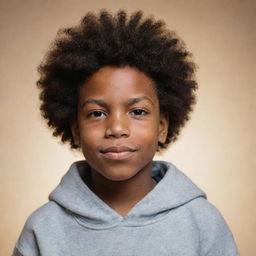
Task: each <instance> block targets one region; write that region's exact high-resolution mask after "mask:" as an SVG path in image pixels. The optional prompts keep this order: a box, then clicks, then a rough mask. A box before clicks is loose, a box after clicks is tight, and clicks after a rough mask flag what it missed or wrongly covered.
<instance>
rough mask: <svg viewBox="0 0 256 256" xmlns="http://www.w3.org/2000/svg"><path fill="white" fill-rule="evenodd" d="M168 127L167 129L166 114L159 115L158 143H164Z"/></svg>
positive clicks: (167, 117)
mask: <svg viewBox="0 0 256 256" xmlns="http://www.w3.org/2000/svg"><path fill="white" fill-rule="evenodd" d="M168 127H169V116H168V114H161V115H160V124H159V135H158V142H160V143H165V141H166V138H167V135H168Z"/></svg>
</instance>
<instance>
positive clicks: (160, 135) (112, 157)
mask: <svg viewBox="0 0 256 256" xmlns="http://www.w3.org/2000/svg"><path fill="white" fill-rule="evenodd" d="M167 129H168V119H167V117H166V116H165V115H161V114H160V110H159V101H158V97H157V94H156V92H155V90H154V84H153V81H152V80H151V79H150V78H149V77H148V76H147V75H145V74H144V73H143V72H140V71H139V70H137V69H135V68H132V67H128V66H126V67H114V66H105V67H103V68H101V69H100V70H99V71H97V72H96V73H94V74H93V75H92V76H91V77H90V79H89V80H87V81H86V82H85V84H84V85H82V86H81V88H80V91H79V102H78V117H77V122H75V123H74V124H73V126H72V132H73V136H74V141H75V143H76V144H77V145H79V146H80V147H81V149H82V151H83V154H84V157H85V159H86V160H87V162H88V163H89V165H90V166H91V167H92V170H93V171H96V172H97V173H98V174H100V175H102V176H104V177H105V178H106V179H109V180H113V181H123V180H127V179H130V178H132V177H134V176H135V175H136V174H138V173H139V172H141V171H142V170H144V169H145V168H150V167H151V162H152V159H153V156H154V154H155V152H156V150H157V147H158V142H162V143H164V142H165V139H166V135H167Z"/></svg>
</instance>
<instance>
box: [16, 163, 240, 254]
mask: <svg viewBox="0 0 256 256" xmlns="http://www.w3.org/2000/svg"><path fill="white" fill-rule="evenodd" d="M88 172H89V166H88V165H87V163H86V162H85V161H79V162H75V163H73V164H72V165H71V167H70V169H69V171H68V172H67V173H66V174H65V175H64V177H63V178H62V180H61V182H60V184H59V185H58V186H57V188H56V189H55V190H54V191H53V192H52V193H51V194H50V196H49V200H50V201H49V202H48V203H46V204H45V205H43V206H42V207H40V208H39V209H37V210H36V211H35V212H34V213H32V214H31V215H30V216H29V218H28V219H27V222H26V224H25V226H24V228H23V230H22V233H21V235H20V237H19V240H18V241H17V243H16V246H15V249H14V252H13V256H21V255H24V256H36V255H43V256H66V255H67V256H96V255H97V256H142V255H145V256H167V255H169V256H170V255H172V256H199V255H200V256H206V255H207V256H235V255H238V252H237V249H236V245H235V243H234V240H233V236H232V234H231V232H230V230H229V228H228V226H227V224H226V222H225V221H224V219H223V218H222V216H221V215H220V213H219V212H218V210H217V209H216V208H215V207H214V206H213V205H211V204H210V203H209V202H208V201H207V200H206V196H205V194H204V192H202V191H201V190H200V189H199V188H198V187H197V186H196V185H195V184H193V183H192V182H191V181H190V180H189V179H188V178H187V177H186V176H185V175H184V174H183V173H182V172H180V171H179V170H178V169H177V168H176V167H175V166H174V165H172V164H170V163H167V162H162V161H156V162H153V170H152V177H153V178H154V179H155V180H156V181H157V182H158V183H157V185H156V186H155V187H154V188H153V190H151V191H150V192H149V193H148V194H147V195H146V196H145V197H144V198H143V199H142V200H140V201H139V202H138V203H137V204H136V205H135V206H134V207H133V208H132V209H131V210H130V211H129V213H128V214H127V215H126V216H124V217H123V216H121V215H119V214H118V213H117V212H115V211H114V210H113V209H112V208H110V207H109V206H108V205H107V204H106V203H104V202H103V201H102V200H101V199H100V198H99V197H98V196H97V195H96V194H94V193H93V192H92V191H91V190H90V189H89V187H88V186H87V185H86V183H85V182H84V181H83V179H82V178H81V177H86V174H87V173H88Z"/></svg>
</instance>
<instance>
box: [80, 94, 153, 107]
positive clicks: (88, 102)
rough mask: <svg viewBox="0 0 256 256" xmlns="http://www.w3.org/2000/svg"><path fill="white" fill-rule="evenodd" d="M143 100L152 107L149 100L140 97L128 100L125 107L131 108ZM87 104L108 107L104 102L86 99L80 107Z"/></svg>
mask: <svg viewBox="0 0 256 256" xmlns="http://www.w3.org/2000/svg"><path fill="white" fill-rule="evenodd" d="M143 100H146V101H147V102H149V103H150V104H151V105H152V106H154V103H153V101H152V100H151V99H150V98H148V97H147V96H141V97H137V98H132V99H129V100H128V101H127V103H126V106H128V107H129V106H132V105H133V104H136V103H138V102H140V101H143ZM87 104H97V105H99V106H102V107H104V108H107V106H108V104H107V103H106V102H105V101H104V100H101V99H88V100H85V101H83V103H82V106H81V107H82V108H83V107H84V106H85V105H87Z"/></svg>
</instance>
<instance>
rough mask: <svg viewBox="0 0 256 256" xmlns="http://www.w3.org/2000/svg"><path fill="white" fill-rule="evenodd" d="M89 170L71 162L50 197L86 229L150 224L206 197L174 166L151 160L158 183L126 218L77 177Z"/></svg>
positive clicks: (78, 163) (85, 164)
mask: <svg viewBox="0 0 256 256" xmlns="http://www.w3.org/2000/svg"><path fill="white" fill-rule="evenodd" d="M89 168H90V167H89V165H88V164H87V162H86V161H78V162H74V163H73V164H72V165H71V167H70V168H69V170H68V172H67V173H66V174H65V175H64V177H63V178H62V179H61V182H60V184H59V185H58V186H57V188H56V189H55V190H54V191H53V192H52V193H51V194H50V195H49V200H50V201H54V202H56V203H57V204H59V205H60V206H62V207H63V208H65V209H66V210H67V211H68V212H69V213H71V214H72V215H73V216H74V217H75V219H76V220H77V221H78V222H79V223H80V224H81V225H83V226H85V227H87V228H91V229H108V228H112V227H115V226H118V225H123V226H143V225H147V224H151V223H153V222H156V221H158V220H160V219H162V218H163V217H164V216H165V215H166V214H168V213H169V212H170V211H171V210H172V209H174V208H177V207H179V206H181V205H184V204H186V203H188V202H189V201H191V200H193V199H195V198H198V197H205V198H206V195H205V193H204V192H203V191H202V190H200V189H199V188H198V187H197V186H196V185H195V184H194V183H193V182H192V181H191V180H190V179H188V178H187V177H186V176H185V174H183V173H182V172H180V171H179V170H178V169H177V168H176V167H175V166H174V165H173V164H171V163H168V162H164V161H153V168H152V175H151V176H152V177H153V178H154V179H156V180H158V183H157V185H156V186H155V187H154V188H153V189H152V190H151V191H150V192H149V193H148V194H147V195H146V196H145V197H144V198H142V199H141V200H140V201H139V202H138V203H137V204H136V205H135V206H133V208H132V209H131V210H130V211H129V212H128V214H127V215H126V216H121V215H120V214H118V213H117V212H116V211H114V210H113V209H112V208H111V207H110V206H108V205H107V204H106V203H105V202H104V201H103V200H101V199H100V198H99V197H98V196H97V195H96V194H95V193H94V192H92V191H91V190H90V188H89V187H88V186H87V185H86V184H85V183H84V181H83V180H82V178H81V176H80V174H82V175H85V173H86V172H88V171H89Z"/></svg>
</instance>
